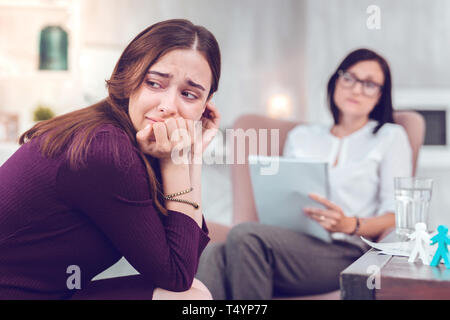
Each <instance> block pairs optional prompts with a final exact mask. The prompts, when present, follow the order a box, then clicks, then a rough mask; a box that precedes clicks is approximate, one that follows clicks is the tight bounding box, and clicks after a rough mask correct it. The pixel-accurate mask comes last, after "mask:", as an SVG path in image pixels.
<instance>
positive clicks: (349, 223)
mask: <svg viewBox="0 0 450 320" xmlns="http://www.w3.org/2000/svg"><path fill="white" fill-rule="evenodd" d="M309 197H310V198H311V199H312V200H314V201H316V202H318V203H320V204H322V205H324V206H325V209H321V208H304V209H303V211H304V212H305V214H306V215H308V216H309V217H310V218H311V219H314V220H316V221H317V222H318V223H319V224H320V225H321V226H322V227H324V228H325V229H326V230H328V231H330V232H343V233H347V234H349V233H352V232H353V231H354V230H355V227H356V219H355V218H353V217H347V216H346V215H345V214H344V211H342V209H341V208H340V207H339V206H338V205H336V204H334V203H333V202H331V201H330V200H328V199H326V198H324V197H322V196H319V195H317V194H309Z"/></svg>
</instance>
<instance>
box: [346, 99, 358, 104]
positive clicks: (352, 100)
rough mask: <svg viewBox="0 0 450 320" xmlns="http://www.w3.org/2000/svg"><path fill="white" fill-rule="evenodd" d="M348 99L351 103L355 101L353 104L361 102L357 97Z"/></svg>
mask: <svg viewBox="0 0 450 320" xmlns="http://www.w3.org/2000/svg"><path fill="white" fill-rule="evenodd" d="M347 101H348V102H350V103H353V104H359V101H358V100H355V99H351V98H350V99H347Z"/></svg>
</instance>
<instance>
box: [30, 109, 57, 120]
mask: <svg viewBox="0 0 450 320" xmlns="http://www.w3.org/2000/svg"><path fill="white" fill-rule="evenodd" d="M54 116H55V113H54V112H53V110H52V109H51V108H49V107H46V106H42V105H39V106H38V107H37V108H36V109H34V117H33V120H34V121H43V120H48V119H51V118H53V117H54Z"/></svg>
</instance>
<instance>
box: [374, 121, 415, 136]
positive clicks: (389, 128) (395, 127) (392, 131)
mask: <svg viewBox="0 0 450 320" xmlns="http://www.w3.org/2000/svg"><path fill="white" fill-rule="evenodd" d="M377 136H378V137H380V138H381V139H389V140H390V139H398V138H404V137H406V138H407V137H408V135H407V133H406V130H405V128H403V126H401V125H399V124H397V123H385V124H383V126H382V127H381V128H380V130H378V132H377Z"/></svg>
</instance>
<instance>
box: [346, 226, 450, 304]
mask: <svg viewBox="0 0 450 320" xmlns="http://www.w3.org/2000/svg"><path fill="white" fill-rule="evenodd" d="M395 241H399V239H398V237H397V235H396V234H395V232H392V233H391V234H389V235H388V236H387V237H386V238H385V239H384V240H383V241H382V242H395ZM436 245H437V244H436ZM378 252H379V251H378V250H375V249H370V250H369V251H368V252H366V253H365V254H364V255H363V256H362V257H360V258H359V259H358V260H357V261H355V262H354V263H353V264H351V265H350V266H349V267H348V268H347V269H345V270H344V271H342V273H341V275H340V286H341V298H342V299H344V300H390V299H413V300H422V299H433V300H439V299H450V269H446V268H445V266H444V265H443V264H440V265H439V267H430V266H426V265H423V264H422V261H421V260H419V259H417V260H416V262H415V263H408V258H407V257H398V256H390V255H381V254H378Z"/></svg>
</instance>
